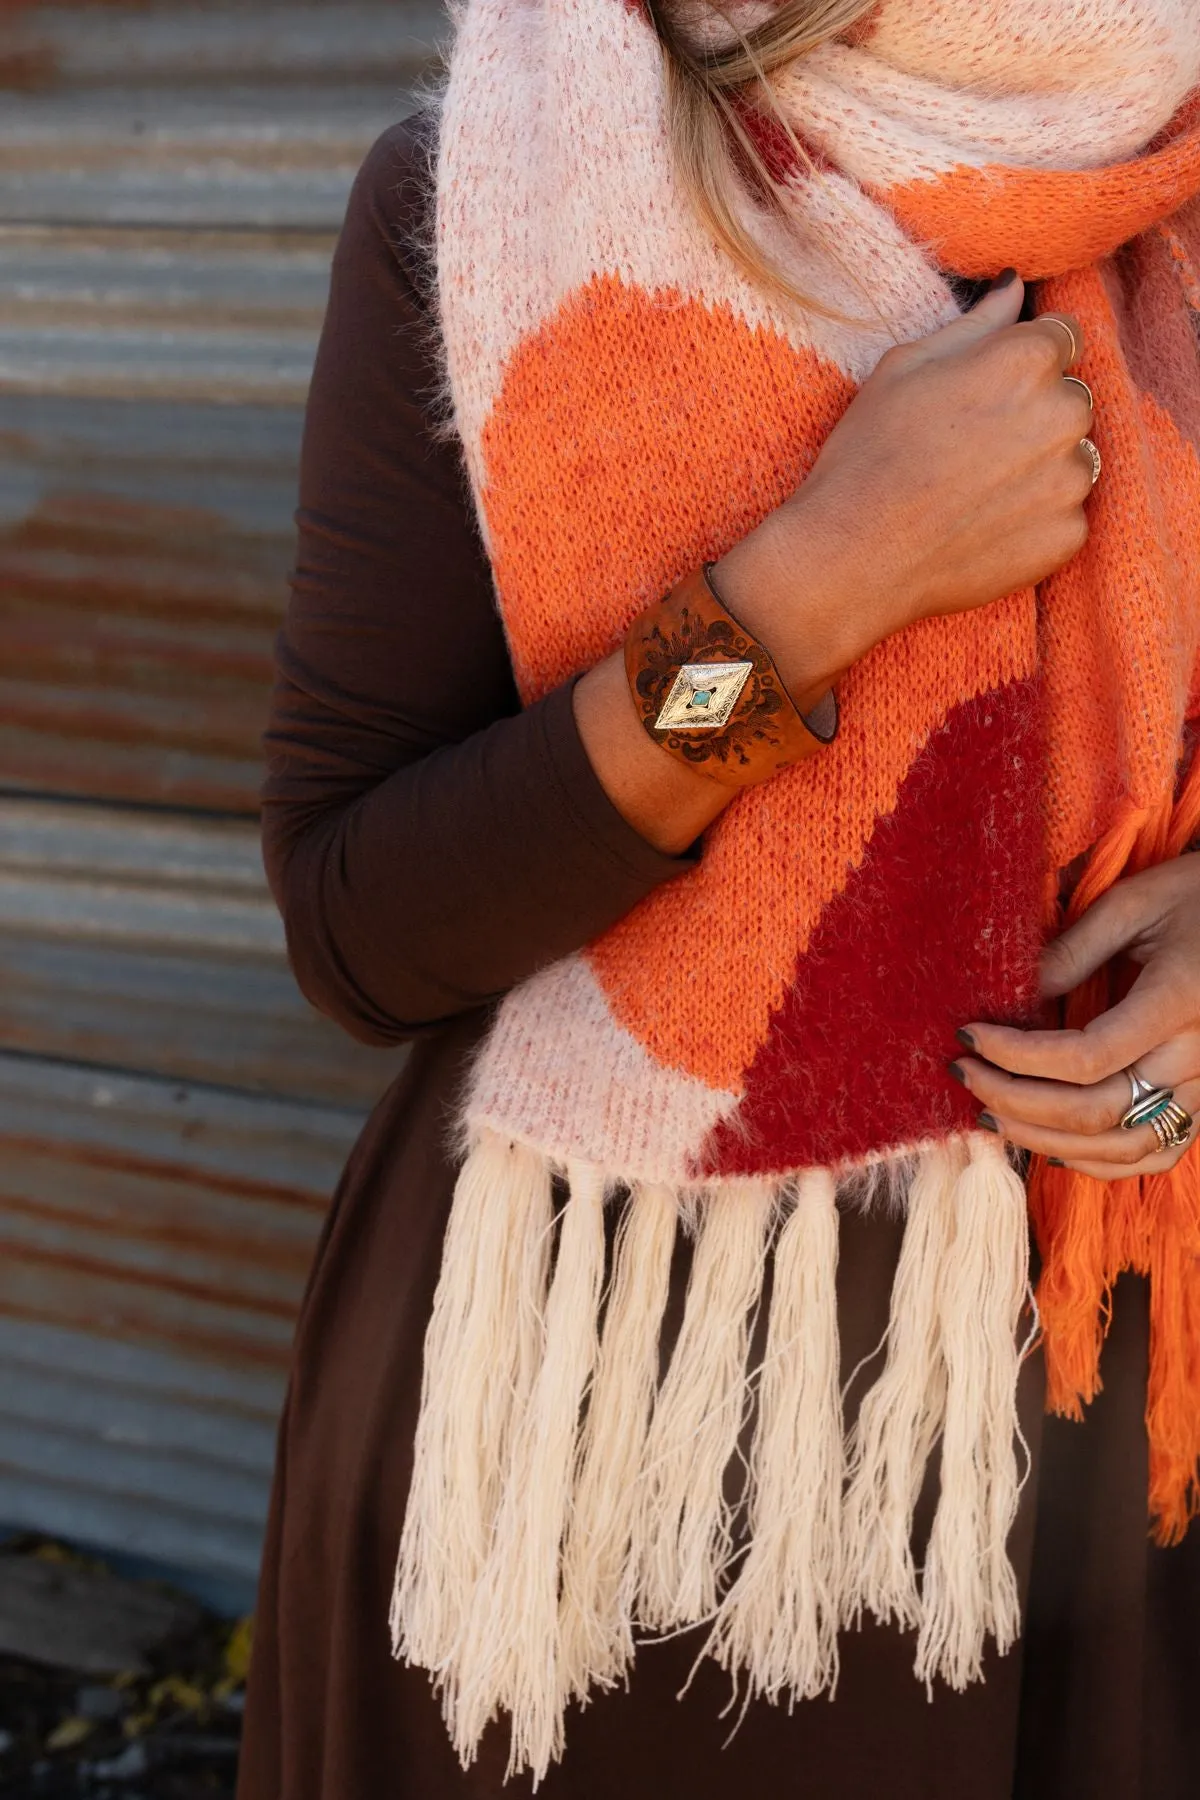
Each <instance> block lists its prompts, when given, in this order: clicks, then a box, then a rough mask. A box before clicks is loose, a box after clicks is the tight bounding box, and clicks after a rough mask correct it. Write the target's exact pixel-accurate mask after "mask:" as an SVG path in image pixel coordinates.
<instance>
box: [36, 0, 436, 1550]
mask: <svg viewBox="0 0 1200 1800" xmlns="http://www.w3.org/2000/svg"><path fill="white" fill-rule="evenodd" d="M441 30H442V26H441V15H440V12H439V10H438V8H437V7H436V6H434V5H431V4H427V3H425V0H422V3H420V4H404V3H403V0H387V3H386V4H385V3H384V0H379V3H377V4H363V3H354V4H339V3H337V0H328V3H325V4H321V3H319V0H316V3H310V4H308V5H297V6H292V5H283V4H271V3H267V4H264V3H262V0H242V3H240V4H235V5H197V4H175V5H172V4H158V5H148V6H147V5H113V4H104V3H100V4H92V5H88V6H83V7H79V8H66V7H45V6H39V5H17V6H14V5H12V4H11V0H9V4H7V5H5V4H3V3H2V0H0V1525H23V1526H32V1527H36V1528H40V1529H43V1530H49V1531H56V1532H61V1533H64V1534H66V1535H68V1536H71V1537H74V1538H77V1539H81V1540H86V1541H88V1542H91V1543H95V1544H99V1545H109V1546H113V1547H116V1548H119V1549H121V1550H124V1551H127V1552H136V1553H139V1554H142V1555H148V1556H152V1557H155V1558H157V1559H159V1560H162V1561H165V1562H168V1563H171V1564H175V1565H179V1566H186V1567H192V1568H195V1569H197V1570H204V1571H207V1572H208V1573H209V1574H212V1575H216V1576H218V1577H225V1578H232V1579H235V1580H241V1581H242V1582H243V1583H245V1582H246V1581H248V1580H249V1579H250V1578H251V1577H252V1575H253V1572H254V1569H255V1566H256V1561H257V1555H258V1546H259V1541H260V1534H261V1528H262V1520H263V1516H264V1512H265V1505H266V1494H267V1483H268V1477H269V1469H270V1459H271V1451H272V1444H273V1435H274V1423H275V1418H276V1415H277V1411H278V1407H279V1403H280V1399H281V1395H282V1387H283V1381H284V1378H285V1371H286V1365H287V1356H288V1345H289V1341H290V1336H291V1330H292V1323H293V1320H294V1317H295V1309H296V1306H297V1304H298V1300H299V1297H300V1293H301V1290H302V1286H303V1282H304V1279H305V1273H306V1270H307V1267H308V1264H309V1262H310V1259H311V1255H312V1250H313V1246H314V1244H315V1241H316V1237H317V1234H318V1232H319V1230H320V1226H321V1222H322V1217H323V1213H324V1209H325V1206H326V1204H327V1201H328V1197H329V1194H330V1192H331V1190H332V1187H333V1185H334V1183H335V1181H336V1178H337V1174H338V1171H339V1170H340V1168H341V1166H342V1163H343V1162H344V1159H345V1156H346V1154H347V1151H348V1150H349V1147H350V1145H351V1144H352V1142H353V1140H354V1137H355V1136H356V1134H357V1131H358V1129H359V1127H360V1124H361V1120H362V1117H363V1115H364V1112H365V1110H366V1108H367V1107H368V1106H369V1104H370V1103H371V1101H372V1100H373V1099H374V1098H375V1097H376V1096H377V1095H378V1094H379V1093H380V1092H381V1091H382V1089H383V1087H384V1086H385V1085H386V1082H387V1080H388V1079H389V1078H390V1076H391V1075H392V1073H393V1072H394V1071H395V1069H396V1067H397V1065H398V1058H396V1057H395V1056H391V1055H380V1054H379V1053H377V1052H372V1051H368V1050H365V1049H361V1048H358V1047H356V1046H354V1045H352V1044H350V1043H349V1042H348V1041H347V1040H345V1039H343V1038H342V1037H341V1036H340V1034H338V1033H337V1032H336V1031H335V1030H334V1029H333V1027H331V1026H329V1025H328V1024H326V1023H325V1022H324V1021H322V1020H320V1019H318V1018H317V1017H316V1016H315V1014H313V1012H312V1011H311V1009H310V1008H309V1007H308V1006H307V1005H306V1004H305V1002H304V1001H303V1000H302V999H301V998H300V996H299V995H298V993H297V992H296V989H295V986H294V983H293V982H292V980H291V977H290V975H289V974H288V972H287V968H286V962H285V957H284V946H283V938H282V928H281V926H280V923H279V920H278V918H277V916H276V914H275V911H274V908H273V906H272V904H271V901H270V899H269V896H268V895H267V893H266V889H265V884H264V882H263V877H262V870H261V864H260V860H259V854H258V847H257V827H256V823H255V819H254V813H255V808H256V793H257V788H258V782H259V737H260V733H261V729H262V723H263V717H264V712H265V704H266V694H267V688H268V683H269V672H270V650H271V642H272V638H273V636H274V632H275V630H276V628H277V625H278V621H279V617H280V614H281V611H282V607H283V602H284V597H285V593H286V576H287V570H288V565H289V560H290V557H291V553H292V527H291V511H292V507H293V505H294V500H295V471H296V459H297V452H298V445H299V435H300V423H301V414H302V407H303V400H304V395H305V391H306V387H307V381H308V376H309V371H310V368H311V362H312V355H313V350H314V347H315V343H316V335H317V332H318V330H319V326H320V319H321V315H322V311H323V307H324V303H325V296H326V290H327V274H328V263H329V256H330V253H331V250H332V245H333V242H334V236H335V233H336V229H337V226H338V224H339V221H340V218H341V213H342V210H343V207H344V204H345V198H346V194H347V192H348V189H349V184H350V181H351V179H352V177H353V174H354V171H355V169H356V168H357V166H358V164H359V162H360V161H361V159H362V156H363V154H364V152H365V150H366V148H367V147H368V145H369V144H370V142H371V141H372V139H373V138H374V136H375V135H376V133H377V132H378V131H379V130H381V129H382V128H383V127H384V126H385V125H386V124H387V123H388V122H389V120H391V119H394V118H397V117H401V116H403V112H404V111H405V110H406V107H407V103H406V100H405V96H406V95H407V94H410V93H411V92H412V90H413V87H414V84H415V83H416V82H417V81H418V80H419V79H420V78H421V77H422V76H423V75H424V74H425V73H426V72H428V71H429V70H430V69H431V68H432V66H433V47H434V43H435V40H436V38H437V37H438V36H439V35H440V34H441Z"/></svg>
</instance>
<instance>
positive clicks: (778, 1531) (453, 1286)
mask: <svg viewBox="0 0 1200 1800" xmlns="http://www.w3.org/2000/svg"><path fill="white" fill-rule="evenodd" d="M566 1173H567V1181H568V1191H569V1198H568V1199H567V1201H566V1203H565V1205H564V1206H563V1208H562V1210H561V1213H560V1215H559V1217H558V1220H557V1221H555V1220H554V1216H553V1210H552V1200H551V1183H550V1168H549V1165H548V1164H547V1162H546V1161H545V1159H544V1158H542V1157H541V1156H540V1155H538V1154H536V1153H535V1152H532V1151H530V1150H528V1149H525V1148H522V1147H521V1146H518V1145H514V1144H511V1143H509V1142H508V1140H507V1139H504V1138H501V1137H499V1136H497V1135H496V1134H494V1133H492V1132H489V1131H483V1132H481V1133H480V1134H479V1135H478V1138H477V1140H476V1142H475V1145H474V1147H473V1149H472V1151H471V1153H470V1155H469V1156H468V1158H467V1161H466V1163H465V1164H464V1166H463V1170H462V1173H461V1175H460V1177H459V1183H458V1188H457V1191H456V1195H455V1204H454V1211H453V1216H452V1220H451V1225H450V1229H449V1231H448V1233H447V1238H446V1249H445V1257H444V1261H443V1267H442V1277H441V1281H440V1283H439V1288H438V1295H437V1300H436V1302H435V1307H434V1313H433V1318H432V1320H431V1323H430V1327H429V1334H428V1337H427V1340H426V1351H425V1374H424V1384H423V1393H422V1408H421V1420H420V1425H419V1427H418V1432H417V1439H416V1446H415V1464H414V1472H413V1481H412V1488H411V1492H410V1496H409V1505H408V1514H407V1517H406V1519H405V1524H404V1532H403V1536H402V1540H401V1547H400V1559H399V1564H398V1567H397V1574H396V1587H395V1593H394V1596H393V1602H392V1615H391V1617H392V1635H393V1644H394V1647H395V1650H396V1654H397V1655H399V1656H402V1657H404V1658H406V1659H407V1660H408V1661H409V1662H411V1663H415V1664H418V1665H419V1666H421V1667H423V1668H426V1669H428V1670H429V1671H430V1672H431V1674H432V1676H433V1678H434V1681H435V1683H436V1684H437V1686H438V1687H439V1688H440V1690H441V1693H442V1701H443V1707H444V1710H445V1714H446V1719H447V1724H448V1726H449V1729H450V1733H451V1736H452V1738H453V1741H454V1743H455V1746H456V1749H457V1751H458V1754H459V1756H460V1758H461V1760H462V1762H463V1764H464V1766H466V1765H468V1764H469V1763H470V1762H471V1761H472V1759H473V1757H474V1755H475V1752H476V1749H477V1746H478V1741H479V1738H480V1736H481V1734H482V1732H483V1730H484V1728H485V1726H486V1725H487V1724H488V1722H489V1721H490V1720H491V1719H493V1718H494V1717H495V1716H496V1715H497V1714H498V1713H500V1712H506V1713H508V1714H509V1715H510V1718H511V1733H512V1735H511V1748H510V1757H509V1773H510V1774H512V1773H516V1772H518V1771H520V1770H523V1769H526V1768H528V1769H530V1770H532V1772H533V1776H534V1780H535V1783H536V1782H537V1781H538V1780H540V1779H541V1777H542V1776H543V1775H544V1774H545V1772H546V1770H547V1768H548V1767H549V1765H550V1763H551V1762H552V1761H554V1760H556V1759H557V1758H558V1757H560V1756H561V1754H562V1751H563V1744H564V1716H565V1711H566V1707H567V1705H568V1703H569V1701H570V1700H571V1699H572V1698H576V1699H578V1700H580V1701H585V1700H586V1699H587V1697H588V1695H589V1693H590V1691H591V1689H592V1688H593V1687H596V1686H601V1687H603V1686H611V1685H612V1684H613V1683H614V1682H617V1681H619V1680H621V1679H622V1677H623V1676H624V1675H625V1674H626V1672H627V1671H628V1668H629V1665H630V1663H631V1661H632V1659H633V1654H634V1643H635V1636H636V1634H637V1632H638V1631H639V1630H651V1631H672V1630H677V1629H679V1628H681V1627H683V1626H686V1625H694V1624H698V1623H702V1622H706V1623H708V1624H709V1626H710V1631H709V1634H708V1638H707V1641H706V1643H705V1647H704V1652H703V1654H705V1655H708V1656H711V1657H713V1658H715V1659H716V1660H717V1661H718V1662H719V1663H721V1664H722V1666H723V1667H725V1668H726V1669H728V1670H729V1671H730V1673H731V1674H732V1675H733V1676H734V1678H735V1680H737V1679H739V1678H741V1677H743V1676H744V1677H745V1679H746V1683H747V1690H748V1695H754V1694H761V1695H765V1696H766V1697H767V1698H769V1699H772V1700H775V1699H785V1700H788V1701H791V1700H794V1699H799V1698H807V1697H811V1696H814V1695H816V1694H818V1693H821V1692H824V1691H827V1690H832V1688H833V1686H834V1684H835V1682H836V1679H837V1669H838V1648H837V1631H838V1626H839V1623H840V1622H849V1623H852V1622H855V1621H856V1620H858V1619H859V1618H860V1617H861V1616H862V1614H863V1612H864V1611H868V1612H871V1613H873V1614H875V1615H876V1616H878V1617H879V1618H880V1619H884V1620H886V1619H893V1620H895V1621H897V1622H898V1623H899V1624H900V1625H902V1626H905V1627H907V1628H910V1629H914V1630H915V1631H916V1632H917V1658H916V1671H915V1672H916V1673H917V1675H918V1676H919V1677H920V1679H921V1680H923V1681H924V1682H926V1683H927V1684H931V1683H932V1682H933V1681H934V1680H935V1679H937V1678H940V1679H943V1680H945V1681H947V1682H948V1683H949V1684H950V1685H951V1686H953V1687H956V1688H961V1687H963V1686H965V1685H966V1684H967V1683H968V1682H969V1681H972V1680H975V1679H977V1678H978V1677H979V1675H980V1673H981V1668H982V1658H983V1652H984V1646H985V1643H986V1641H987V1639H988V1638H989V1637H992V1638H994V1639H995V1641H996V1644H997V1646H998V1648H999V1649H1000V1650H1001V1651H1004V1650H1006V1649H1008V1648H1009V1647H1010V1646H1011V1644H1012V1643H1013V1641H1014V1639H1015V1637H1016V1635H1017V1633H1018V1630H1019V1616H1018V1602H1017V1591H1016V1580H1015V1577H1014V1574H1013V1571H1012V1567H1011V1564H1010V1562H1009V1559H1008V1555H1007V1550H1006V1542H1007V1538H1008V1534H1009V1530H1010V1528H1011V1525H1012V1522H1013V1519H1014V1517H1015V1513H1016V1506H1017V1497H1018V1491H1019V1483H1018V1479H1017V1457H1016V1441H1017V1437H1018V1429H1017V1416H1016V1383H1017V1374H1018V1368H1019V1360H1020V1350H1019V1346H1018V1342H1017V1331H1018V1326H1019V1320H1020V1312H1021V1307H1022V1305H1023V1302H1024V1298H1025V1294H1026V1289H1027V1281H1028V1232H1027V1225H1026V1210H1025V1196H1024V1190H1023V1188H1022V1185H1021V1183H1020V1181H1019V1180H1018V1179H1017V1177H1016V1176H1015V1175H1014V1174H1013V1172H1012V1170H1011V1169H1010V1168H1009V1167H1008V1164H1007V1163H1006V1161H1005V1160H1004V1156H1003V1152H1002V1149H1001V1146H1000V1145H999V1144H998V1143H997V1142H996V1140H995V1139H994V1138H991V1137H987V1138H985V1137H984V1136H983V1134H975V1135H973V1136H972V1137H971V1138H970V1139H967V1140H963V1141H960V1142H955V1143H952V1144H949V1145H945V1146H939V1147H937V1148H934V1149H931V1150H928V1151H926V1152H925V1153H923V1154H922V1155H921V1156H919V1157H918V1158H917V1159H916V1163H915V1174H914V1176H913V1180H912V1183H911V1188H910V1192H909V1196H908V1210H909V1218H908V1225H907V1228H906V1232H905V1240H904V1246H903V1250H902V1254H901V1258H900V1264H899V1267H898V1269H897V1274H896V1279H895V1286H894V1291H893V1298H892V1309H891V1310H892V1316H891V1323H890V1326H889V1331H888V1338H887V1354H886V1360H885V1363H884V1367H883V1369H882V1372H881V1373H880V1375H879V1376H878V1378H877V1380H876V1382H875V1384H874V1386H873V1387H872V1388H870V1389H869V1390H868V1392H867V1393H866V1395H865V1396H864V1399H863V1403H862V1406H861V1408H860V1410H859V1415H858V1421H857V1424H856V1426H855V1429H854V1430H853V1432H852V1433H851V1434H850V1435H849V1439H848V1443H847V1442H846V1433H845V1430H844V1425H843V1417H842V1396H841V1393H840V1389H839V1383H840V1379H841V1376H840V1371H839V1351H838V1329H837V1294H836V1276H837V1256H838V1226H837V1195H836V1191H835V1185H834V1182H833V1179H832V1177H830V1176H829V1175H827V1174H825V1173H823V1172H820V1171H816V1172H813V1173H811V1174H808V1175H804V1176H801V1177H799V1178H796V1179H793V1180H790V1181H783V1182H769V1181H765V1180H748V1179H736V1180H734V1179H730V1180H723V1181H721V1182H720V1183H719V1184H714V1185H713V1186H712V1187H710V1188H708V1189H706V1190H702V1191H701V1192H700V1193H699V1194H698V1195H697V1194H696V1193H687V1194H676V1193H674V1192H672V1191H671V1190H668V1189H664V1188H661V1187H644V1188H639V1189H636V1190H635V1191H634V1193H633V1194H632V1195H631V1196H630V1197H629V1199H628V1200H627V1202H626V1204H625V1209H624V1212H623V1215H622V1217H621V1219H620V1222H619V1224H618V1228H617V1232H616V1237H615V1242H614V1248H613V1258H612V1270H611V1275H610V1278H609V1281H608V1285H607V1294H606V1292H605V1279H604V1273H605V1232H604V1213H605V1204H606V1190H608V1189H609V1188H610V1187H613V1186H615V1185H616V1184H615V1183H610V1182H607V1181H606V1180H605V1178H604V1176H603V1175H602V1174H601V1173H600V1172H599V1171H597V1170H596V1169H594V1168H591V1167H587V1166H575V1165H572V1166H571V1167H570V1168H568V1170H567V1172H566ZM681 1223H684V1224H687V1225H689V1226H690V1225H693V1224H694V1226H695V1229H696V1234H697V1235H696V1243H695V1246H694V1248H693V1252H692V1267H691V1276H690V1280H689V1283H688V1289H687V1295H686V1300H685V1303H684V1309H683V1318H682V1321H681V1323H680V1326H679V1330H678V1334H677V1337H676V1340H675V1343H674V1347H673V1348H672V1349H671V1353H670V1361H669V1365H668V1366H667V1368H666V1371H665V1374H664V1373H663V1372H662V1369H661V1362H662V1359H663V1357H664V1354H665V1351H666V1349H667V1346H666V1345H665V1344H664V1343H663V1342H661V1341H660V1340H661V1337H662V1332H663V1327H664V1321H665V1315H666V1311H667V1301H668V1294H669V1287H670V1272H671V1263H672V1257H673V1253H674V1249H675V1243H676V1237H677V1232H678V1230H679V1228H680V1225H681ZM769 1260H770V1262H771V1265H772V1269H773V1275H772V1282H771V1289H770V1291H771V1300H770V1313H769V1317H768V1320H767V1331H766V1346H765V1350H764V1356H763V1364H762V1368H761V1370H760V1371H758V1372H757V1379H756V1377H755V1373H754V1372H753V1371H750V1370H748V1367H747V1364H748V1361H749V1353H750V1343H751V1337H752V1332H753V1327H754V1321H755V1318H756V1316H757V1314H758V1310H759V1307H760V1305H761V1304H762V1303H763V1294H764V1286H765V1275H766V1269H767V1266H768V1261H769ZM601 1320H603V1325H602V1329H601ZM589 1388H590V1391H589ZM756 1400H757V1404H755V1402H756ZM752 1415H753V1416H754V1419H755V1429H754V1439H753V1444H752V1447H751V1450H750V1456H749V1468H748V1471H747V1477H746V1480H745V1482H744V1483H743V1481H742V1479H741V1477H740V1475H739V1469H738V1457H739V1439H740V1437H741V1433H742V1431H743V1428H744V1427H745V1425H746V1423H747V1420H748V1418H750V1417H751V1416H752ZM939 1439H940V1441H941V1488H940V1495H939V1499H938V1504H937V1508H936V1512H935V1516H934V1523H933V1530H932V1535H931V1539H930V1544H929V1548H928V1552H927V1556H926V1562H925V1569H924V1573H923V1577H922V1578H921V1579H920V1580H918V1574H917V1570H916V1568H915V1565H914V1558H913V1552H912V1547H911V1537H912V1521H913V1512H914V1508H915V1506H916V1501H917V1497H918V1495H919V1493H920V1490H921V1486H922V1483H923V1481H924V1479H925V1471H926V1466H927V1464H928V1463H929V1461H930V1458H931V1456H932V1455H933V1453H934V1451H935V1450H936V1448H937V1445H938V1442H939ZM743 1485H744V1486H745V1489H746V1491H745V1494H744V1495H743V1494H741V1493H740V1491H739V1490H740V1488H741V1487H742V1486H743Z"/></svg>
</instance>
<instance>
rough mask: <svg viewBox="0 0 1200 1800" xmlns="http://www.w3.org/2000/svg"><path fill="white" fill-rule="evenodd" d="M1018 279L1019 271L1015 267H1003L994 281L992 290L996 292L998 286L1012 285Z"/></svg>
mask: <svg viewBox="0 0 1200 1800" xmlns="http://www.w3.org/2000/svg"><path fill="white" fill-rule="evenodd" d="M1016 279H1017V271H1016V270H1015V269H1001V271H1000V273H999V274H998V275H997V276H996V277H995V279H994V280H993V282H992V286H991V292H992V293H993V294H994V293H995V292H996V289H997V288H1006V287H1011V286H1012V284H1013V282H1014V281H1015V280H1016Z"/></svg>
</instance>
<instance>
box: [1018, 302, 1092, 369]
mask: <svg viewBox="0 0 1200 1800" xmlns="http://www.w3.org/2000/svg"><path fill="white" fill-rule="evenodd" d="M1020 329H1021V330H1022V331H1027V332H1034V331H1039V332H1041V333H1043V335H1045V336H1047V337H1049V338H1050V339H1051V341H1052V342H1053V344H1054V346H1055V349H1056V350H1057V351H1058V355H1059V367H1060V368H1061V369H1063V370H1064V371H1065V370H1067V369H1069V368H1070V367H1071V365H1072V364H1073V363H1076V362H1078V361H1079V358H1080V357H1081V356H1082V354H1083V326H1082V325H1081V324H1080V323H1079V320H1078V319H1077V318H1075V316H1074V314H1072V313H1041V314H1039V316H1038V317H1037V318H1036V319H1029V320H1027V321H1026V322H1025V323H1024V324H1023V325H1022V326H1021V327H1020Z"/></svg>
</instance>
